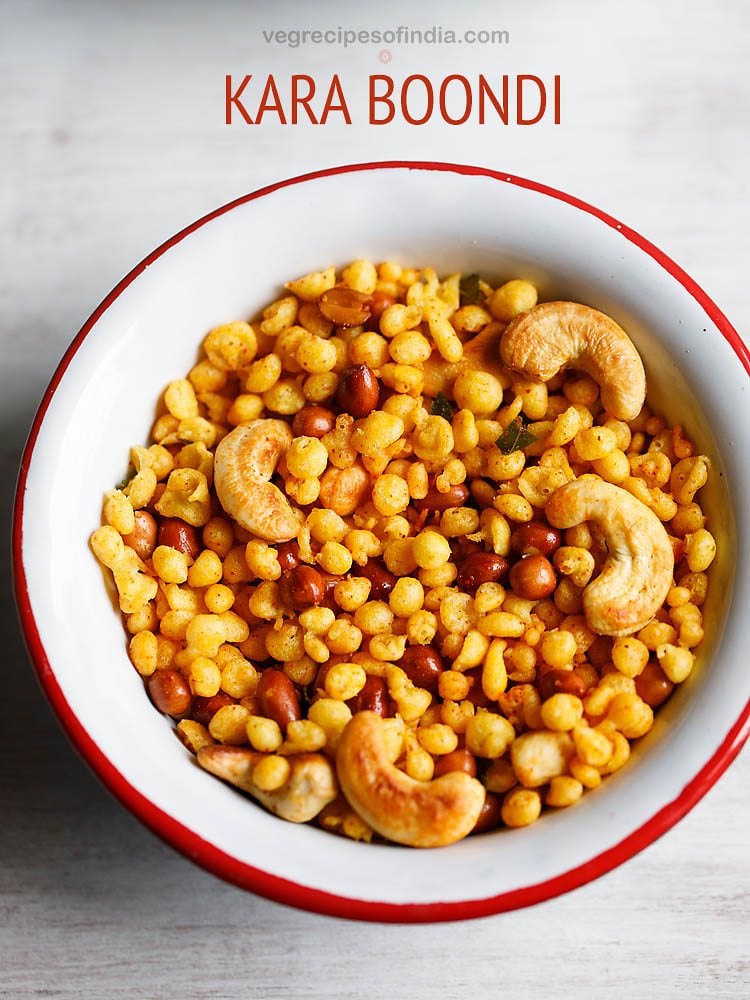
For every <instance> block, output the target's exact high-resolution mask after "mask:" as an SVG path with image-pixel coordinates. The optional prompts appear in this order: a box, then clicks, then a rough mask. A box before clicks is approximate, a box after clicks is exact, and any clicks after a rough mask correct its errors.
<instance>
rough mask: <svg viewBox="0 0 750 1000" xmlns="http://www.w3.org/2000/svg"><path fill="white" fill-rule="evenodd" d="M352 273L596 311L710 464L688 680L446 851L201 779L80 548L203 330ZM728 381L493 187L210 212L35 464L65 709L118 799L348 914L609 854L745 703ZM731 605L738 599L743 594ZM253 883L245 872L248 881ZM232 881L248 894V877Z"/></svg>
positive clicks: (373, 186)
mask: <svg viewBox="0 0 750 1000" xmlns="http://www.w3.org/2000/svg"><path fill="white" fill-rule="evenodd" d="M355 257H370V258H372V259H375V260H382V259H385V258H394V259H397V260H400V261H403V262H405V263H407V262H408V263H409V264H414V265H422V266H426V265H430V266H433V267H435V268H436V269H437V271H438V272H439V273H441V274H447V273H451V272H453V271H455V270H462V271H479V272H480V273H482V274H483V275H485V276H487V278H488V279H489V280H500V279H507V278H510V277H514V276H524V277H528V278H530V279H531V280H532V281H534V282H535V283H537V284H538V286H539V288H540V298H542V299H548V298H556V297H560V298H568V299H575V300H579V301H582V302H585V303H588V304H590V305H592V306H595V307H597V308H599V309H602V310H603V311H605V312H607V313H609V314H610V315H612V316H613V317H614V318H615V319H616V320H617V321H618V322H619V323H620V324H621V325H622V326H624V327H625V329H626V330H628V332H629V333H630V334H631V336H632V338H633V340H634V341H635V343H636V345H637V347H638V349H639V351H640V352H641V355H642V357H643V359H644V362H645V365H646V369H647V375H648V384H649V402H650V403H651V404H652V406H653V407H654V408H655V409H656V410H657V411H659V412H662V413H663V414H664V415H665V416H666V417H667V418H668V419H669V420H670V422H680V423H682V424H683V425H684V426H685V428H686V432H687V434H688V435H689V436H690V437H691V438H692V439H693V440H695V441H696V442H697V445H698V447H699V449H700V451H701V452H703V453H705V454H707V455H709V456H710V457H711V460H712V462H713V466H714V475H713V476H712V479H711V482H710V485H709V486H708V487H707V488H706V489H705V490H704V493H703V495H702V499H703V505H704V508H705V509H706V510H707V511H708V512H709V514H710V520H709V527H710V529H711V530H712V531H713V532H714V534H715V535H716V537H717V541H718V551H719V556H718V559H717V562H716V564H715V566H714V568H713V570H712V576H711V588H710V597H709V600H708V602H707V604H706V606H705V614H706V618H707V619H708V621H709V622H710V627H709V628H708V637H707V640H706V641H705V643H704V645H703V647H702V648H701V653H700V657H699V663H698V667H697V669H696V671H695V672H694V674H693V675H692V676H691V677H690V679H689V680H688V682H687V683H685V684H684V685H682V686H681V687H680V688H679V689H678V690H677V692H676V693H675V695H674V696H673V698H672V699H671V700H670V701H669V702H668V703H667V704H666V705H665V707H664V708H663V710H661V711H660V712H659V714H658V720H657V723H656V725H655V727H654V730H653V732H652V733H651V734H650V735H649V736H648V737H647V738H646V739H644V740H642V741H641V742H640V744H638V746H637V747H636V748H635V751H634V758H635V760H634V761H632V762H631V764H630V765H629V766H628V767H627V768H625V769H624V770H623V771H622V772H620V773H618V774H617V775H615V776H614V777H613V778H611V779H610V780H608V781H607V782H606V783H605V785H604V787H602V788H601V789H599V790H597V791H596V792H595V793H593V794H590V795H587V796H585V797H584V800H583V801H582V802H581V803H580V804H579V805H578V806H576V808H575V809H572V810H569V811H561V812H559V813H555V814H552V813H550V814H548V815H545V816H544V817H543V819H542V820H541V821H540V822H539V823H537V824H536V825H535V826H533V827H531V828H529V829H526V830H520V831H509V830H505V831H498V832H495V833H492V834H486V835H483V836H480V837H476V838H471V839H469V840H466V841H464V842H462V843H460V844H458V845H455V846H453V847H451V848H450V849H443V850H437V851H423V852H417V851H409V850H406V849H403V848H399V847H392V846H370V845H362V844H356V843H353V842H351V841H348V840H342V839H338V838H335V837H332V836H330V835H328V834H325V833H323V832H321V831H319V830H317V829H315V828H313V827H296V826H293V825H290V824H286V823H282V822H280V821H279V820H277V819H275V818H273V817H271V816H269V815H268V814H266V813H265V812H264V811H263V810H262V809H260V808H258V807H256V806H255V805H254V804H252V803H250V802H248V801H247V800H245V799H244V798H243V797H242V796H241V795H240V794H239V793H236V792H235V791H233V790H232V789H230V788H228V787H226V786H224V785H223V784H221V783H220V782H218V781H216V780H215V779H214V778H212V777H210V776H209V775H207V774H205V773H203V772H201V771H200V770H199V769H198V768H197V766H195V765H194V763H193V761H192V759H191V758H190V757H189V755H188V754H187V752H186V751H184V749H183V748H182V747H181V745H180V744H179V742H178V741H177V740H176V739H175V737H174V735H173V733H172V731H171V728H172V727H171V725H170V723H169V722H168V720H166V719H165V718H163V717H161V716H160V715H158V714H157V713H156V712H155V711H153V709H152V708H151V707H150V704H149V703H148V700H147V697H146V694H145V692H144V689H143V684H142V682H141V680H140V678H139V677H138V675H137V674H136V673H135V671H134V670H133V669H132V667H131V665H130V663H129V660H128V657H127V654H126V641H125V636H124V633H123V629H122V625H121V621H120V618H119V615H118V614H116V613H115V612H114V610H113V606H112V603H111V600H110V597H109V595H108V592H107V590H106V589H105V587H104V586H103V582H102V573H101V571H100V569H99V567H98V565H97V563H96V561H95V559H94V558H93V556H92V555H91V553H90V550H89V548H88V542H87V540H88V536H89V534H90V532H91V531H92V530H93V528H94V527H96V526H97V525H98V523H99V517H100V505H101V496H102V493H103V492H104V491H105V490H106V489H109V488H111V485H112V484H113V483H115V482H117V481H118V480H120V479H121V478H122V476H123V474H124V472H125V469H126V467H127V457H128V450H129V448H130V446H131V445H133V444H137V443H142V442H145V441H146V439H147V436H148V432H149V428H150V424H151V421H152V419H153V413H154V406H155V402H156V400H157V398H158V396H159V394H160V392H161V391H162V389H163V387H164V385H165V384H166V383H167V382H168V381H169V380H171V379H173V378H175V377H179V376H182V375H183V374H184V373H185V372H186V371H187V370H188V369H189V368H190V367H191V365H192V364H193V363H194V362H195V360H196V358H197V354H198V348H199V346H200V343H201V340H202V338H203V336H204V335H205V333H206V331H207V330H208V329H210V328H211V327H212V326H215V325H217V324H218V323H221V322H224V321H228V320H233V319H237V318H249V317H252V316H253V315H254V314H255V313H256V312H257V311H258V309H259V308H261V307H262V306H263V305H265V304H266V303H267V302H268V301H270V300H271V299H272V298H273V297H275V296H277V295H278V294H279V292H280V286H281V284H282V283H283V282H284V281H285V280H288V279H290V278H294V277H297V276H299V275H300V274H303V273H305V272H307V271H310V270H317V269H320V268H322V267H325V266H327V265H329V264H332V263H335V264H336V265H343V264H345V263H347V262H348V261H349V260H350V259H352V258H355ZM746 387H747V380H746V377H745V375H744V373H743V371H742V368H741V365H740V363H739V361H738V358H737V356H736V355H735V353H734V352H733V350H732V348H731V346H730V345H729V343H728V342H727V341H726V340H725V339H724V337H723V336H722V335H721V334H720V332H719V331H718V330H717V328H716V326H715V325H714V323H713V322H712V320H711V319H710V318H709V316H708V315H707V313H706V312H705V311H704V309H703V307H702V306H701V305H700V304H699V302H698V301H696V299H695V298H694V297H693V296H692V295H691V294H690V293H689V292H688V291H687V290H686V289H685V288H684V287H683V285H682V284H681V283H680V282H679V281H678V280H677V279H676V278H675V277H673V276H672V275H670V274H669V273H668V272H667V271H666V270H665V269H664V268H663V267H662V266H661V265H660V264H659V263H657V261H656V260H654V259H653V258H652V257H651V256H649V255H648V254H646V253H645V252H644V251H643V250H641V249H640V248H639V247H638V246H636V245H635V244H634V243H632V242H629V240H628V239H626V238H625V237H624V236H623V234H622V233H621V232H619V231H618V230H617V229H616V228H614V227H612V226H610V225H608V224H606V223H605V222H603V221H602V220H601V219H599V218H597V217H595V216H593V215H591V214H588V213H586V212H584V211H582V210H581V209H579V208H577V207H575V206H573V205H571V204H568V203H566V202H565V201H562V200H558V199H556V198H554V197H551V196H549V195H547V194H544V193H541V192H540V191H537V190H532V189H529V188H526V187H522V186H518V185H516V184H513V183H505V182H503V181H500V180H498V179H496V178H494V177H489V176H483V175H472V176H470V175H465V174H461V173H454V172H450V171H440V172H437V171H431V170H424V169H405V168H402V169H395V168H394V169H385V168H382V169H374V170H368V171H364V172H352V173H341V174H336V175H334V176H324V177H320V178H317V179H312V180H306V181H304V182H302V183H295V184H291V185H290V186H286V187H282V188H280V189H279V190H276V191H273V192H272V193H269V194H266V195H264V196H262V197H260V198H257V199H254V200H249V201H246V202H245V203H242V204H239V205H237V206H236V207H233V208H232V209H231V210H229V211H226V212H225V213H224V214H221V215H218V216H217V217H215V218H213V219H212V220H211V221H209V222H207V223H206V224H204V225H201V226H199V227H198V228H197V229H195V230H194V231H192V232H191V233H189V234H188V235H186V236H184V238H182V239H180V240H179V241H178V242H176V243H174V244H173V245H172V246H171V247H170V248H169V249H168V250H167V251H166V252H164V253H162V254H161V256H158V257H157V258H156V259H155V260H153V262H151V263H150V264H149V266H147V267H145V268H144V269H142V270H141V271H140V273H139V274H138V275H137V277H135V279H134V280H132V281H131V282H130V283H129V284H128V285H127V286H126V287H124V288H123V289H122V290H121V291H120V294H119V295H118V296H117V297H116V298H115V299H114V301H112V302H111V304H110V305H109V307H108V308H107V309H106V310H105V311H104V312H103V313H102V314H101V316H100V317H99V319H98V320H97V321H96V322H95V323H94V325H93V327H92V329H91V330H90V332H89V333H88V336H87V337H86V338H85V340H84V342H83V343H82V344H81V346H80V348H79V350H78V351H77V353H76V354H75V355H74V356H73V357H72V360H71V361H70V363H69V366H68V368H67V371H66V372H65V374H64V377H63V378H62V381H61V382H60V384H59V386H58V387H57V390H56V392H55V394H54V396H53V398H52V399H51V402H50V404H49V408H48V410H47V413H46V417H45V419H44V421H43V424H42V426H41V430H40V433H39V436H38V439H37V442H36V446H35V449H34V452H33V458H32V461H31V465H30V468H29V472H28V479H27V492H26V496H25V504H24V509H23V523H22V532H23V534H22V559H23V566H24V571H25V574H26V581H27V586H28V593H29V599H30V605H31V610H32V612H33V615H34V619H35V622H36V627H37V629H38V631H39V635H40V639H41V643H42V646H43V647H44V650H45V652H46V657H47V659H48V661H49V663H50V664H51V667H52V670H53V672H54V676H55V679H56V681H57V684H58V685H59V687H60V689H61V692H62V695H63V696H64V698H65V700H66V701H67V703H68V705H69V707H70V710H71V711H72V713H73V714H74V715H75V716H76V717H77V719H78V720H79V722H80V724H81V725H82V726H83V728H84V730H85V731H86V732H87V733H88V735H89V737H90V738H91V739H92V740H93V741H94V743H95V744H96V745H97V746H98V747H99V749H100V750H101V751H102V753H103V754H104V755H105V756H106V758H108V760H109V761H110V762H111V764H112V765H113V767H114V768H115V769H116V770H117V771H118V772H119V774H120V775H121V776H122V778H123V779H124V781H125V782H127V783H128V785H130V786H132V787H134V788H135V789H136V790H137V791H138V792H139V793H140V794H141V795H142V796H144V797H145V799H147V800H149V802H151V803H153V805H154V806H155V807H156V808H157V809H158V810H160V811H161V812H163V813H166V814H167V815H169V816H171V817H173V819H174V820H176V821H177V822H178V823H179V824H180V825H181V826H182V827H184V828H185V829H186V830H188V831H191V832H192V833H194V834H195V835H196V837H197V838H200V841H198V840H197V839H196V841H195V844H196V849H195V851H194V853H195V855H196V856H197V857H198V859H199V860H201V849H200V843H201V842H208V843H209V844H210V845H214V846H215V847H216V848H218V849H219V850H220V851H222V852H224V854H226V855H228V856H229V857H230V858H232V859H235V860H236V862H237V863H238V864H239V865H240V866H242V865H247V866H251V867H252V868H254V869H260V870H262V871H263V872H267V873H269V874H271V875H273V876H277V877H279V878H281V879H285V880H289V881H291V882H293V883H298V884H300V885H303V886H306V887H310V888H312V889H316V890H321V891H323V892H326V893H331V894H334V895H336V896H340V897H345V898H347V899H354V900H364V901H378V902H381V903H392V904H404V903H408V904H434V903H439V902H458V901H472V900H486V899H488V898H490V897H496V896H500V895H502V894H507V893H512V892H514V891H515V890H519V889H522V888H524V887H528V886H534V885H538V884H540V883H543V882H546V881H548V880H550V879H554V878H556V877H558V876H560V875H561V874H563V873H565V872H569V871H571V870H573V869H578V868H580V866H582V865H585V864H586V863H587V862H590V861H591V859H593V858H595V857H599V856H601V855H602V854H603V853H605V852H607V851H609V850H610V849H612V848H614V847H615V846H616V845H617V844H619V843H620V842H622V841H623V840H624V839H625V838H627V837H629V836H630V835H631V834H633V833H634V831H636V830H638V829H639V828H640V827H641V826H642V825H643V824H644V823H646V822H647V821H649V820H650V819H651V818H652V817H653V816H654V815H655V814H656V813H658V812H659V811H660V810H662V809H663V808H664V807H665V806H667V805H668V804H669V803H672V802H673V801H674V800H677V799H678V798H679V796H680V794H681V792H682V790H683V789H684V788H685V786H686V785H687V784H688V782H690V781H691V779H693V778H694V777H695V775H696V774H697V773H698V772H699V771H700V770H701V768H703V767H704V766H705V765H706V762H707V761H708V760H709V759H710V758H711V757H712V755H713V754H714V753H715V752H716V750H717V748H718V747H719V745H720V744H721V742H722V740H723V739H724V737H725V736H726V734H727V732H728V731H729V730H730V728H731V727H732V725H733V724H734V723H735V722H736V720H737V717H738V716H739V714H740V711H741V709H742V707H743V705H744V704H745V703H746V701H747V699H748V687H749V683H750V682H749V680H748V672H747V671H746V669H745V666H744V663H743V662H741V656H740V654H741V644H740V642H739V639H740V636H741V634H742V625H741V620H740V614H731V613H730V607H731V605H732V601H733V600H734V601H735V603H736V606H737V608H744V607H746V606H747V604H748V601H747V597H748V595H747V593H746V591H747V580H746V578H744V579H742V580H737V581H736V583H734V581H733V577H734V568H733V567H734V553H735V552H737V551H742V548H743V545H744V543H745V540H746V538H747V514H746V513H745V506H744V505H743V504H741V503H740V502H738V499H739V484H740V483H741V482H742V479H743V477H744V470H746V469H747V467H748V465H747V461H748V457H749V456H748V454H747V451H748V449H747V444H746V438H743V439H740V437H739V435H738V434H737V426H738V425H737V414H738V412H743V409H745V410H746V391H747V389H746ZM743 597H744V600H743ZM248 870H249V869H248ZM248 884H252V881H251V880H249V882H248Z"/></svg>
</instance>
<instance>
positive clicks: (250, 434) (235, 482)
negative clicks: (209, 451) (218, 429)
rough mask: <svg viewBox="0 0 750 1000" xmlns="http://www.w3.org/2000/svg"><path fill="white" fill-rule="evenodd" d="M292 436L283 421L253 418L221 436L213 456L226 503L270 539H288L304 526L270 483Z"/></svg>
mask: <svg viewBox="0 0 750 1000" xmlns="http://www.w3.org/2000/svg"><path fill="white" fill-rule="evenodd" d="M292 438H293V435H292V431H291V428H290V427H289V424H287V423H284V421H283V420H252V421H250V423H248V424H242V425H241V426H240V427H235V429H234V430H233V431H231V432H230V433H229V434H227V436H226V437H225V438H222V440H221V441H220V442H219V445H218V447H217V449H216V454H215V456H214V486H215V487H216V494H217V496H218V498H219V500H220V502H221V506H222V507H223V508H224V510H225V511H226V512H227V514H229V516H230V517H232V518H234V520H235V521H236V522H237V523H238V524H239V525H241V526H242V527H243V528H245V530H246V531H249V532H251V533H252V534H253V535H257V537H258V538H262V539H264V540H265V541H266V542H288V541H289V539H290V538H294V537H295V536H296V535H297V532H298V531H299V528H300V522H299V521H298V520H297V518H296V517H295V514H294V511H293V510H292V508H291V507H290V506H289V501H288V500H287V498H286V497H285V496H284V494H283V493H282V492H281V490H280V489H279V488H278V486H274V484H273V483H271V482H269V480H270V478H271V476H272V475H273V472H274V469H275V468H276V463H277V462H278V460H279V459H280V458H281V456H282V455H283V454H284V452H285V451H286V449H287V448H288V447H289V445H290V444H291V443H292Z"/></svg>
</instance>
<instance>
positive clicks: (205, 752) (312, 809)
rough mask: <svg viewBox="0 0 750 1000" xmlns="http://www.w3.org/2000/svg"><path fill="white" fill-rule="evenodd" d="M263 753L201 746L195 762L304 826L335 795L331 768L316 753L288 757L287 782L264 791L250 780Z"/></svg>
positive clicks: (218, 746) (336, 788) (234, 748)
mask: <svg viewBox="0 0 750 1000" xmlns="http://www.w3.org/2000/svg"><path fill="white" fill-rule="evenodd" d="M264 756H266V755H265V754H262V753H257V752H256V751H255V750H247V749H245V748H244V747H232V746H221V745H219V744H216V745H213V746H207V747H203V748H202V749H201V750H199V751H198V763H199V764H200V765H201V767H203V768H205V769H206V771H210V772H211V774H215V775H216V776H217V777H219V778H223V779H224V781H228V782H229V783H230V784H232V785H236V786H237V788H241V789H242V791H243V792H248V793H249V794H250V795H252V796H253V798H254V799H257V800H258V802H260V804H261V805H263V806H265V807H266V809H268V810H269V811H270V812H272V813H274V814H275V815H276V816H280V817H281V818H282V819H286V820H289V822H290V823H307V822H308V821H309V820H311V819H314V818H315V817H316V816H317V815H318V813H319V812H320V811H321V810H322V809H324V808H325V806H327V805H328V803H329V802H333V800H334V799H335V798H336V796H337V795H338V784H337V782H336V775H335V774H334V771H333V765H332V764H331V763H330V761H329V760H328V759H327V758H326V757H324V756H323V755H322V754H319V753H303V754H299V755H297V756H294V757H291V758H290V763H291V765H292V771H291V774H290V775H289V780H288V781H287V782H286V784H285V785H282V786H281V788H277V789H276V791H273V792H265V791H263V790H262V789H260V788H258V786H257V785H256V784H255V783H254V782H253V780H252V774H253V768H254V767H255V765H256V764H257V763H258V762H259V761H261V760H263V758H264Z"/></svg>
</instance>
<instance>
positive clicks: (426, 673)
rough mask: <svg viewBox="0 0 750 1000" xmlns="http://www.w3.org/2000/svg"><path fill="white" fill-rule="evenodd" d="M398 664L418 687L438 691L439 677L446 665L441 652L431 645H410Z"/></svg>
mask: <svg viewBox="0 0 750 1000" xmlns="http://www.w3.org/2000/svg"><path fill="white" fill-rule="evenodd" d="M398 665H399V666H400V667H401V669H402V670H404V671H405V672H406V676H407V677H408V678H409V680H410V681H411V682H412V684H416V686H417V687H421V688H425V689H426V690H427V691H432V692H433V694H434V693H436V692H437V685H438V679H439V677H440V674H441V673H442V671H443V669H444V666H443V660H442V657H441V656H440V654H439V653H438V652H437V651H436V650H434V649H433V648H432V647H431V646H408V647H407V649H406V650H405V652H404V655H403V656H402V657H401V659H400V660H399V661H398Z"/></svg>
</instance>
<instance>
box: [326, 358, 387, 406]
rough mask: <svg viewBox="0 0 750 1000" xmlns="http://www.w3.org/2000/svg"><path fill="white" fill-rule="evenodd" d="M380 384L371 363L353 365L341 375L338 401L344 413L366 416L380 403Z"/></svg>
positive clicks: (337, 394)
mask: <svg viewBox="0 0 750 1000" xmlns="http://www.w3.org/2000/svg"><path fill="white" fill-rule="evenodd" d="M379 396H380V385H379V383H378V380H377V378H376V377H375V372H374V371H373V370H372V368H370V366H369V365H351V366H350V367H349V368H347V369H346V370H345V371H344V373H343V374H342V376H341V382H340V383H339V387H338V390H337V392H336V403H337V404H338V406H339V408H340V409H341V410H342V411H343V412H344V413H350V414H351V415H352V416H353V417H356V418H357V419H359V418H361V417H366V416H367V415H368V414H369V413H372V411H373V410H374V409H375V407H376V406H377V405H378V397H379Z"/></svg>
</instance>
